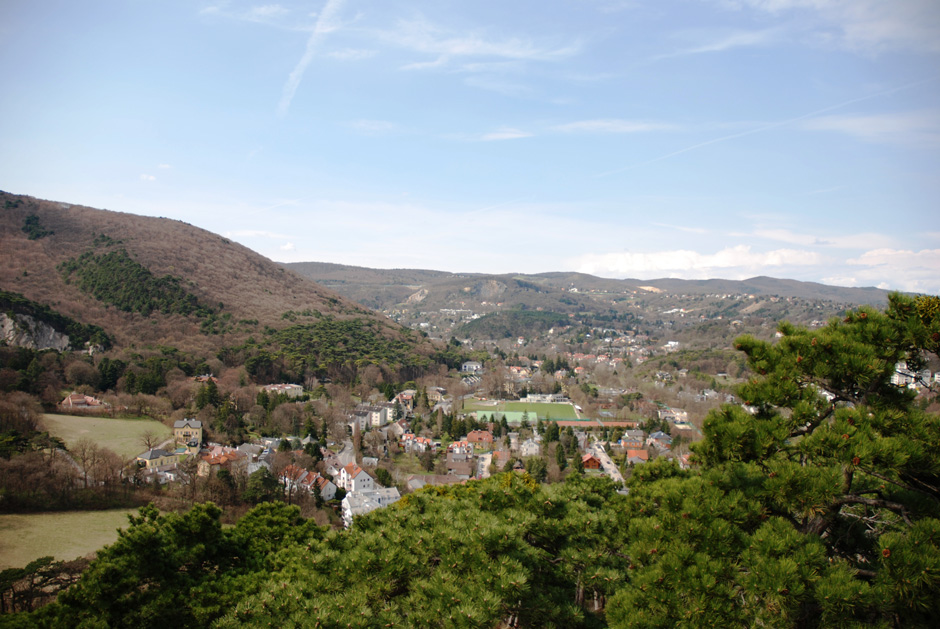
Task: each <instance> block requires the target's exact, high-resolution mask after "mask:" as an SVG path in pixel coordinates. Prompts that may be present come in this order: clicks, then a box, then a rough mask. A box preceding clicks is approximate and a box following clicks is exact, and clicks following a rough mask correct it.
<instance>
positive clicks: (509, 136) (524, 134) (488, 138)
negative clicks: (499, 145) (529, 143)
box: [480, 127, 532, 142]
mask: <svg viewBox="0 0 940 629" xmlns="http://www.w3.org/2000/svg"><path fill="white" fill-rule="evenodd" d="M529 137H532V134H531V133H529V132H528V131H522V130H520V129H514V128H512V127H503V128H501V129H497V130H496V131H492V132H490V133H484V134H483V135H482V136H481V137H480V140H482V141H483V142H492V141H494V140H517V139H519V138H529Z"/></svg>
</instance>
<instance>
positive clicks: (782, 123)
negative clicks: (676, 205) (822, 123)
mask: <svg viewBox="0 0 940 629" xmlns="http://www.w3.org/2000/svg"><path fill="white" fill-rule="evenodd" d="M935 80H936V79H933V78H930V79H922V80H920V81H914V82H913V83H907V84H906V85H902V86H900V87H893V88H891V89H888V90H884V91H881V92H876V93H874V94H868V95H867V96H859V97H858V98H853V99H851V100H847V101H844V102H841V103H839V104H837V105H830V106H829V107H823V108H822V109H817V110H816V111H811V112H810V113H808V114H803V115H802V116H797V117H796V118H789V119H787V120H781V121H779V122H774V123H771V124H768V125H764V126H763V127H758V128H757V129H750V130H748V131H742V132H741V133H733V134H731V135H726V136H722V137H720V138H715V139H714V140H708V141H706V142H699V143H698V144H693V145H692V146H687V147H685V148H683V149H679V150H678V151H673V152H672V153H666V154H665V155H660V156H659V157H654V158H653V159H651V160H647V161H645V162H641V163H639V164H633V165H632V166H624V167H623V168H617V169H615V170H608V171H607V172H603V173H599V174H597V175H595V177H606V176H608V175H614V174H616V173H622V172H625V171H627V170H634V169H636V168H641V167H643V166H648V165H650V164H655V163H656V162H661V161H663V160H664V159H669V158H670V157H675V156H676V155H682V154H683V153H688V152H689V151H694V150H696V149H700V148H702V147H705V146H710V145H712V144H718V143H719V142H726V141H727V140H733V139H735V138H743V137H744V136H747V135H754V134H755V133H762V132H764V131H770V130H771V129H776V128H778V127H784V126H786V125H788V124H793V123H794V122H799V121H800V120H806V119H807V118H814V117H816V116H819V115H821V114H824V113H826V112H829V111H832V110H834V109H841V108H842V107H848V106H849V105H853V104H855V103H860V102H862V101H866V100H871V99H873V98H879V97H881V96H888V95H890V94H894V93H896V92H901V91H903V90H907V89H910V88H912V87H916V86H918V85H922V84H924V83H929V82H931V81H935Z"/></svg>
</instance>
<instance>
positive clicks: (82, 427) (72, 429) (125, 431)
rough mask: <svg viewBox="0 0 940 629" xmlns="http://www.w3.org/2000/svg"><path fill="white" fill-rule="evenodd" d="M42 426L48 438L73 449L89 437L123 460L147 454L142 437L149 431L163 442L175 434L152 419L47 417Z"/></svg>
mask: <svg viewBox="0 0 940 629" xmlns="http://www.w3.org/2000/svg"><path fill="white" fill-rule="evenodd" d="M43 423H44V424H45V427H46V430H48V431H49V434H51V435H53V436H54V437H58V438H60V439H62V441H64V442H65V445H66V446H68V447H71V446H72V445H73V444H74V443H75V442H76V441H78V440H79V439H81V438H82V437H90V438H91V439H93V440H94V441H95V443H97V444H98V445H99V446H102V447H104V448H108V449H110V450H113V451H115V452H116V453H117V454H119V455H120V456H122V457H131V456H135V455H137V454H140V453H141V452H143V451H144V447H143V445H141V443H140V437H141V435H143V434H144V433H145V432H147V431H148V430H149V431H151V432H153V433H154V434H156V435H157V436H158V437H159V438H160V440H161V441H162V440H164V439H168V438H169V437H170V436H171V435H172V431H171V430H170V429H169V428H167V427H166V426H164V425H163V424H161V423H160V422H158V421H155V420H152V419H114V418H111V417H85V416H80V415H55V414H51V413H47V414H45V415H44V416H43Z"/></svg>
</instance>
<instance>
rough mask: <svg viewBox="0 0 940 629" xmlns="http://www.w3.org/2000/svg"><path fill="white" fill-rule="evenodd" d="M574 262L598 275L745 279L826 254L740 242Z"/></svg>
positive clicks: (810, 262) (813, 261)
mask: <svg viewBox="0 0 940 629" xmlns="http://www.w3.org/2000/svg"><path fill="white" fill-rule="evenodd" d="M573 262H574V265H573V266H574V268H576V269H577V270H578V271H580V272H582V273H591V274H596V275H614V276H619V277H631V276H637V277H641V278H646V279H649V278H651V277H654V276H663V275H665V276H669V277H679V278H686V279H705V278H712V277H726V278H737V279H744V278H746V277H751V276H753V275H759V274H761V273H763V272H765V269H766V268H767V267H776V268H779V267H794V266H811V265H816V264H820V263H821V262H822V256H820V255H819V254H817V253H813V252H811V251H800V250H796V249H776V250H774V251H765V252H754V251H752V250H751V247H750V246H748V245H737V246H735V247H727V248H725V249H722V250H720V251H718V252H716V253H712V254H708V253H699V252H697V251H691V250H675V251H657V252H653V253H630V252H623V253H606V254H587V255H583V256H580V257H579V258H577V259H576V260H574V261H573Z"/></svg>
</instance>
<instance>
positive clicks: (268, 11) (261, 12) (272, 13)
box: [247, 4, 290, 18]
mask: <svg viewBox="0 0 940 629" xmlns="http://www.w3.org/2000/svg"><path fill="white" fill-rule="evenodd" d="M287 13H290V11H288V10H287V9H285V8H284V7H282V6H281V5H279V4H264V5H261V6H257V7H251V9H249V10H248V13H247V15H248V16H249V17H254V18H271V17H280V16H282V15H286V14H287Z"/></svg>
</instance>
